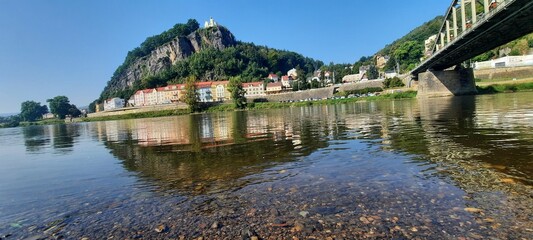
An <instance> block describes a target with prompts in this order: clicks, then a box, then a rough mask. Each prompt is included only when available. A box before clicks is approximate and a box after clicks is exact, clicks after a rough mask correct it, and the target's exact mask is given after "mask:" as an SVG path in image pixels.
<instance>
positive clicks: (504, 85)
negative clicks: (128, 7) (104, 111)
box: [82, 78, 533, 122]
mask: <svg viewBox="0 0 533 240" xmlns="http://www.w3.org/2000/svg"><path fill="white" fill-rule="evenodd" d="M476 85H477V86H476V87H477V90H478V94H496V93H510V92H521V91H533V78H530V79H522V80H503V81H480V82H477V83H476ZM397 91H398V92H394V93H390V94H381V95H376V96H367V97H354V96H352V97H349V94H339V95H338V97H335V98H332V99H321V100H307V101H296V102H252V103H248V106H247V108H246V109H245V110H248V111H253V110H263V109H277V108H286V107H301V106H313V105H328V104H342V103H350V102H358V101H380V100H385V99H410V98H415V97H416V95H417V92H416V91H413V90H403V89H401V90H397ZM369 92H375V91H369ZM350 95H351V94H350ZM227 111H235V107H234V106H233V104H219V105H214V106H210V107H207V108H205V109H204V110H203V111H201V112H227ZM186 114H190V112H189V111H188V110H187V109H177V110H162V111H152V112H143V113H132V114H123V115H114V116H105V117H91V118H83V119H82V121H85V122H94V121H110V120H123V119H134V118H152V117H166V116H179V115H186Z"/></svg>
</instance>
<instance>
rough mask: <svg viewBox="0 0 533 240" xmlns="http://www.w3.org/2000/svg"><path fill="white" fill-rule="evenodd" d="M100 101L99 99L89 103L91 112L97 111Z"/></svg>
mask: <svg viewBox="0 0 533 240" xmlns="http://www.w3.org/2000/svg"><path fill="white" fill-rule="evenodd" d="M97 103H98V100H94V101H93V102H92V103H90V104H89V109H88V110H89V113H94V112H96V104H97Z"/></svg>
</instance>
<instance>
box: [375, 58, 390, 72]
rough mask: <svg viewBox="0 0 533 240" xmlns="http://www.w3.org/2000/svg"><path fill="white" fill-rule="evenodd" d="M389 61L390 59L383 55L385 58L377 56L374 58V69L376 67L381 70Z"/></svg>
mask: <svg viewBox="0 0 533 240" xmlns="http://www.w3.org/2000/svg"><path fill="white" fill-rule="evenodd" d="M389 59H390V57H389V56H387V55H385V56H382V55H378V56H376V67H378V68H379V69H382V68H384V67H385V65H386V64H387V62H389Z"/></svg>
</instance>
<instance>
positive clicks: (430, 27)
mask: <svg viewBox="0 0 533 240" xmlns="http://www.w3.org/2000/svg"><path fill="white" fill-rule="evenodd" d="M443 21H444V17H443V16H437V17H435V18H434V19H433V20H431V21H429V22H426V23H424V24H422V25H421V26H419V27H417V28H415V29H414V30H412V31H411V32H409V33H408V34H407V35H405V36H403V37H402V38H400V39H398V40H396V41H394V42H392V43H391V44H389V45H387V46H385V48H383V49H382V50H381V51H379V52H378V54H381V55H389V56H391V55H392V53H393V52H394V51H395V50H396V49H398V48H399V47H400V46H401V45H403V44H404V43H405V42H409V41H415V42H417V43H419V44H420V45H422V46H423V44H424V41H425V40H426V39H428V38H429V37H430V36H431V35H434V34H437V33H438V32H439V30H440V28H441V26H442V23H443ZM422 49H423V48H422Z"/></svg>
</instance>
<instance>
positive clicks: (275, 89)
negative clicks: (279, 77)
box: [266, 82, 283, 94]
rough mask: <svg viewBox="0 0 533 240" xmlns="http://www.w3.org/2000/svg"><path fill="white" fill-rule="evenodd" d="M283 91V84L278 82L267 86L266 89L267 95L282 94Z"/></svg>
mask: <svg viewBox="0 0 533 240" xmlns="http://www.w3.org/2000/svg"><path fill="white" fill-rule="evenodd" d="M281 91H283V84H282V83H280V82H276V83H269V84H267V87H266V93H267V94H275V93H280V92H281Z"/></svg>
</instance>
